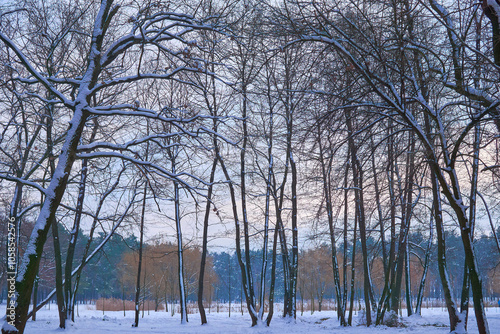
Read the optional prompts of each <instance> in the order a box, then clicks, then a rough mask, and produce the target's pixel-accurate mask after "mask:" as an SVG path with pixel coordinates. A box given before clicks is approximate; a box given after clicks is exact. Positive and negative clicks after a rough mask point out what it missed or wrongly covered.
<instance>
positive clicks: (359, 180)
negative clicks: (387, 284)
mask: <svg viewBox="0 0 500 334" xmlns="http://www.w3.org/2000/svg"><path fill="white" fill-rule="evenodd" d="M346 124H347V129H348V133H349V139H348V141H349V149H350V151H351V165H352V171H353V180H354V197H355V202H356V208H357V215H358V224H359V234H360V239H361V240H360V241H361V251H362V254H363V281H364V284H363V292H364V300H365V313H366V326H367V327H368V326H370V325H371V323H372V317H371V308H372V305H371V303H372V300H373V296H372V294H371V290H372V286H371V280H370V266H369V260H368V248H367V245H366V221H365V209H364V200H363V170H362V168H361V163H360V162H359V160H358V157H357V147H356V144H355V143H354V138H353V137H352V134H353V133H354V132H353V126H352V119H351V112H350V110H347V111H346Z"/></svg>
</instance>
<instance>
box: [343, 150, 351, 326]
mask: <svg viewBox="0 0 500 334" xmlns="http://www.w3.org/2000/svg"><path fill="white" fill-rule="evenodd" d="M350 158H351V157H350V151H349V150H348V151H347V160H346V168H345V171H344V173H345V174H344V231H343V237H344V254H343V258H344V260H343V268H342V269H343V285H344V295H343V299H342V308H343V309H344V317H345V311H346V308H347V262H348V261H347V260H348V258H347V242H348V241H347V228H348V195H349V190H348V189H347V186H348V182H347V181H348V176H349V169H350V162H349V161H350Z"/></svg>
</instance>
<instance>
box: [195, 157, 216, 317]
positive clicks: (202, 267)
mask: <svg viewBox="0 0 500 334" xmlns="http://www.w3.org/2000/svg"><path fill="white" fill-rule="evenodd" d="M216 168H217V158H215V159H214V161H213V163H212V170H211V172H210V185H209V186H208V192H207V206H206V208H205V217H204V219H203V241H202V251H201V263H200V275H199V278H198V309H199V311H200V318H201V324H202V325H203V324H206V323H207V316H206V313H205V307H203V287H204V279H205V264H206V259H207V252H208V250H207V246H208V220H209V218H210V207H211V204H212V192H213V185H212V184H213V183H214V180H215V170H216ZM214 210H217V209H216V208H215V207H214Z"/></svg>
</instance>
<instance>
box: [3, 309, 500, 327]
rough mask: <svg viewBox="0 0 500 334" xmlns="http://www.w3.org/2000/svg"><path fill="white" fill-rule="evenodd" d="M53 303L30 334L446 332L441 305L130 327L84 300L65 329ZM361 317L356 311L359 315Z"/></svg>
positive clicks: (218, 316) (158, 317)
mask: <svg viewBox="0 0 500 334" xmlns="http://www.w3.org/2000/svg"><path fill="white" fill-rule="evenodd" d="M54 306H55V305H52V307H51V310H48V309H43V310H41V311H39V312H38V313H37V321H29V322H28V324H27V326H26V333H27V334H46V333H59V334H61V333H81V334H84V333H85V334H86V333H95V334H101V333H120V334H129V333H174V334H177V333H179V334H182V333H203V334H205V333H206V334H216V333H217V334H218V333H223V334H232V333H251V334H261V333H275V334H278V333H307V334H314V333H339V334H341V333H345V334H358V333H359V334H365V333H366V334H368V333H385V334H391V333H412V334H432V333H443V334H444V333H448V332H449V328H448V316H447V313H446V312H445V311H444V310H443V309H442V308H434V309H423V310H422V317H417V316H412V317H410V318H404V319H403V322H404V323H405V326H406V327H402V328H388V327H385V326H379V327H371V328H366V327H364V326H361V325H357V326H353V327H350V328H349V327H347V328H343V327H340V326H339V322H338V321H337V319H336V313H335V312H334V311H323V312H315V313H314V314H312V315H311V314H310V312H308V313H304V315H303V316H297V321H296V323H290V322H287V321H286V320H284V319H282V318H279V317H275V318H274V319H273V321H272V323H271V327H268V328H266V327H264V326H263V325H260V326H257V327H253V328H252V327H250V317H249V316H247V315H246V314H245V315H244V316H242V315H241V313H231V317H228V313H222V312H221V313H215V312H212V313H210V314H207V317H208V325H205V326H201V325H200V317H199V314H189V323H187V324H185V325H181V324H180V315H179V314H175V315H174V316H173V317H172V316H170V314H168V313H166V312H153V311H151V312H150V314H149V315H148V314H147V312H146V314H145V315H144V318H141V319H140V323H139V327H138V328H132V327H131V324H132V322H133V319H134V314H133V312H132V311H127V313H126V316H125V317H124V316H123V311H116V312H108V311H106V312H105V314H104V315H103V313H102V311H96V310H95V309H92V306H87V305H85V306H80V307H79V314H80V316H79V317H77V318H76V322H75V323H69V326H68V329H67V330H66V331H64V332H63V331H61V330H59V329H57V326H58V319H57V312H56V309H55V307H54ZM4 309H5V305H2V306H1V307H0V312H2V314H4ZM487 315H488V320H489V326H490V332H491V333H492V334H494V333H500V311H499V309H498V308H490V309H487ZM355 319H356V322H358V320H359V319H358V316H356V318H355ZM477 332H478V331H477V327H476V324H475V318H474V314H473V312H472V313H471V318H470V322H469V333H477Z"/></svg>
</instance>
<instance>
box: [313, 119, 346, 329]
mask: <svg viewBox="0 0 500 334" xmlns="http://www.w3.org/2000/svg"><path fill="white" fill-rule="evenodd" d="M317 140H318V145H319V160H320V163H321V172H322V177H323V194H324V196H325V203H326V212H327V215H328V227H329V230H330V244H331V248H332V270H333V277H334V282H333V283H334V287H335V295H336V298H337V317H338V318H339V320H340V325H341V326H346V321H345V312H344V308H343V304H342V303H343V301H342V292H341V289H340V274H339V265H338V261H337V245H336V242H335V230H334V226H333V208H332V202H331V197H330V195H331V184H330V170H331V163H332V158H333V157H332V155H331V154H330V155H329V156H330V160H329V164H328V166H327V164H326V162H325V156H326V153H325V152H324V150H323V144H322V142H321V129H320V127H319V125H318V137H317ZM346 213H347V212H346ZM320 310H321V303H320Z"/></svg>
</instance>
